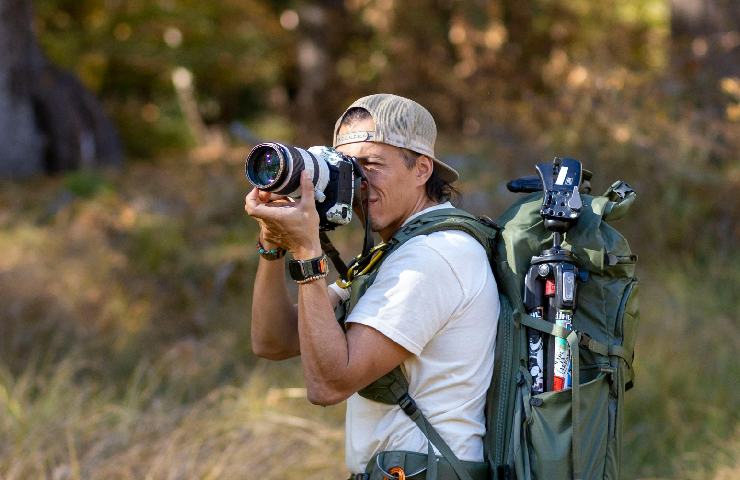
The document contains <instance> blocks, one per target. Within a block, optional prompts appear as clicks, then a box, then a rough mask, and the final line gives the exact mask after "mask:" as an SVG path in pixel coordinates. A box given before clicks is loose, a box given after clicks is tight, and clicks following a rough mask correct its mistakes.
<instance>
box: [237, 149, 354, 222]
mask: <svg viewBox="0 0 740 480" xmlns="http://www.w3.org/2000/svg"><path fill="white" fill-rule="evenodd" d="M303 170H307V171H308V172H309V173H310V174H311V177H312V183H313V185H314V193H315V197H316V210H317V211H318V213H319V218H320V222H319V229H320V230H323V231H327V230H333V229H334V228H336V227H337V226H339V225H346V224H347V223H349V222H350V221H352V203H353V200H354V196H355V190H356V189H358V188H359V182H360V180H361V178H362V175H361V170H360V167H359V165H358V164H357V161H356V160H355V159H354V157H350V156H347V155H344V154H342V153H340V152H339V151H337V150H335V149H333V148H331V147H325V146H314V147H311V148H309V149H307V150H304V149H302V148H298V147H293V146H290V145H285V144H282V143H277V142H265V143H260V144H259V145H256V146H255V147H254V148H253V149H252V151H251V152H250V153H249V155H248V156H247V159H246V162H245V165H244V173H245V175H246V177H247V180H248V181H249V183H251V184H252V185H254V186H255V187H257V188H258V189H260V190H264V191H267V192H271V193H275V194H278V195H285V196H287V197H290V198H293V199H297V198H300V196H301V173H302V172H303Z"/></svg>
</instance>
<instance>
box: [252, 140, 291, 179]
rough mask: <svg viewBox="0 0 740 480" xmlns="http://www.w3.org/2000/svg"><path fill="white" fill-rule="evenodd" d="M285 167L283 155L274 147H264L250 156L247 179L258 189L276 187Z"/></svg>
mask: <svg viewBox="0 0 740 480" xmlns="http://www.w3.org/2000/svg"><path fill="white" fill-rule="evenodd" d="M284 167H285V161H284V159H283V157H282V155H281V154H280V153H279V152H278V151H277V150H276V149H275V148H273V147H271V146H269V145H263V146H261V147H259V148H258V149H256V151H255V152H253V153H252V154H251V155H250V156H249V161H248V162H247V177H249V180H250V181H251V182H252V183H253V184H255V185H256V186H258V187H261V188H264V189H267V188H269V187H271V186H273V185H275V184H276V183H277V181H278V179H279V177H280V174H281V173H282V171H283V169H284Z"/></svg>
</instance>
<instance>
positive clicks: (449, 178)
mask: <svg viewBox="0 0 740 480" xmlns="http://www.w3.org/2000/svg"><path fill="white" fill-rule="evenodd" d="M433 160H434V169H435V170H436V171H437V174H438V175H439V177H440V178H441V179H442V180H444V181H445V182H447V183H454V182H456V181H457V180H458V179H459V178H460V175H459V174H458V173H457V170H455V169H454V168H452V167H451V166H449V165H447V164H446V163H443V162H442V161H440V160H438V159H436V158H434V159H433Z"/></svg>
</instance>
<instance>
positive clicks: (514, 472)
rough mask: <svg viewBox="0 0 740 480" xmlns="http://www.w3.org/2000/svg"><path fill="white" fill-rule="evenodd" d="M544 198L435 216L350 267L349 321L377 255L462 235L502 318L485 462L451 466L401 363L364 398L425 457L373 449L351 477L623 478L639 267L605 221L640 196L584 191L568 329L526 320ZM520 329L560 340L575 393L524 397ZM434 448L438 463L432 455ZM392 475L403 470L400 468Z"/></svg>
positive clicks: (569, 245)
mask: <svg viewBox="0 0 740 480" xmlns="http://www.w3.org/2000/svg"><path fill="white" fill-rule="evenodd" d="M542 195H543V194H542V192H538V193H532V194H529V195H526V196H524V197H523V198H521V199H520V200H519V201H517V202H515V203H514V204H513V205H512V206H511V207H509V208H508V209H507V210H506V211H505V212H504V213H503V214H502V215H501V216H500V217H499V218H498V219H497V220H496V222H492V221H491V220H489V219H487V218H485V217H482V218H478V217H475V216H473V215H471V214H469V213H467V212H465V211H463V210H459V209H456V208H453V209H439V210H433V211H431V212H428V213H426V214H423V215H421V216H419V217H417V218H415V219H414V220H412V221H411V222H409V223H408V224H407V225H404V226H403V227H401V229H399V231H398V232H396V234H395V235H394V236H393V238H392V239H391V240H390V241H389V242H388V243H386V244H383V245H382V247H380V248H379V249H376V250H375V251H373V252H370V254H369V255H368V256H367V258H364V259H357V261H356V262H355V264H354V266H353V269H351V271H356V272H360V273H357V274H356V275H354V274H352V275H351V277H352V278H350V280H351V283H352V288H351V290H350V291H351V294H350V299H349V301H348V302H347V304H346V305H344V306H343V309H344V311H342V312H340V313H339V317H340V318H346V314H348V313H349V312H350V311H351V310H352V308H353V306H354V305H355V304H356V303H357V301H358V300H359V298H360V296H362V294H363V293H364V292H365V291H366V290H367V288H368V287H369V286H370V285H371V284H372V282H373V280H374V279H375V276H376V275H377V272H378V267H379V266H380V264H381V263H382V261H383V259H384V258H387V256H388V254H390V253H391V252H392V251H393V250H395V249H397V248H398V247H400V246H401V245H402V244H403V243H405V242H406V241H407V240H409V239H410V238H412V237H414V236H416V235H428V234H430V233H433V232H436V231H441V230H461V231H465V232H466V233H468V234H470V235H471V236H473V237H474V238H475V239H476V240H477V241H478V242H479V243H481V245H482V246H483V247H484V248H485V250H486V253H487V255H488V258H489V260H490V263H491V268H492V269H493V273H494V276H495V278H496V281H497V284H498V289H499V298H500V302H501V310H500V314H499V318H498V330H497V336H496V347H495V353H494V356H495V358H494V371H493V376H492V380H491V385H490V388H489V389H488V393H487V398H486V411H485V418H486V434H485V437H484V441H483V444H484V456H485V462H463V461H460V460H459V459H457V458H456V457H455V455H454V453H453V452H452V451H451V449H450V448H449V447H448V446H447V444H446V443H445V442H444V440H443V439H442V438H441V436H440V435H439V434H438V433H437V432H436V431H435V430H434V428H433V427H432V425H431V424H430V423H429V422H428V421H427V420H426V418H425V417H424V414H423V410H424V405H417V404H416V403H415V402H414V400H413V399H412V398H411V397H410V396H409V395H408V382H407V380H406V378H405V377H404V375H403V373H402V372H401V369H400V367H397V368H396V369H394V370H393V371H392V372H390V373H389V374H387V375H385V376H383V377H381V378H380V379H379V380H377V381H376V382H374V383H372V384H371V385H369V386H368V387H366V388H364V389H363V390H361V391H359V392H358V393H359V394H360V395H362V396H363V397H365V398H368V399H371V400H375V401H379V402H382V403H386V404H398V405H399V406H400V407H401V408H402V409H403V410H404V412H406V414H407V415H409V417H410V418H411V420H413V421H414V422H415V423H416V424H417V425H418V426H419V428H420V429H421V430H422V431H423V432H424V434H425V435H426V437H427V439H428V440H429V446H428V452H427V454H426V455H424V454H418V453H412V452H397V451H391V452H380V453H379V454H377V455H376V456H375V457H373V459H371V461H370V462H369V463H368V466H367V469H366V471H365V473H363V474H359V475H354V476H353V478H357V479H364V480H376V479H377V480H380V479H384V478H394V477H395V478H400V477H401V475H400V474H399V475H396V474H395V473H394V470H393V468H396V469H398V468H401V469H402V470H400V471H401V472H402V473H403V474H405V476H408V477H411V476H412V475H413V474H421V473H422V472H423V474H424V476H423V477H421V476H417V477H416V478H426V479H436V478H440V479H442V480H445V479H447V478H450V479H454V478H460V479H461V480H472V479H474V480H479V479H481V480H482V479H484V478H491V479H495V480H509V479H514V478H516V479H526V480H529V479H537V478H540V479H542V478H547V479H570V478H589V479H590V478H604V479H612V478H619V469H620V463H621V462H620V459H621V453H622V452H621V450H622V449H621V444H622V429H623V427H622V425H623V406H624V402H623V396H624V392H625V391H626V390H628V389H629V388H630V387H631V386H632V383H633V378H634V372H633V368H632V361H633V348H634V342H635V333H636V326H637V320H638V280H637V278H636V277H635V263H636V261H637V257H636V255H634V254H633V253H632V252H631V250H630V248H629V245H628V243H627V241H626V240H625V238H624V237H623V236H622V235H621V234H620V233H619V232H618V231H617V230H615V229H614V228H613V227H612V226H611V225H610V224H609V223H608V222H609V221H613V220H616V219H618V218H621V217H622V216H623V215H624V214H625V213H626V212H627V210H628V209H629V207H630V205H631V204H632V203H633V201H634V199H635V196H636V194H635V192H634V191H633V190H632V189H631V188H630V187H629V186H628V185H627V184H626V183H624V182H621V181H620V182H615V183H614V184H613V185H612V186H611V187H610V188H609V189H608V190H607V192H606V193H605V194H604V195H601V196H591V195H582V199H583V210H582V212H581V215H580V218H579V220H578V222H577V223H576V224H575V226H574V227H572V228H571V229H570V230H569V231H568V232H566V233H565V234H564V242H563V246H564V247H565V248H566V249H569V250H571V251H572V252H573V253H574V254H575V256H576V258H577V263H578V268H579V270H581V271H585V272H587V274H586V275H584V276H583V278H581V279H580V280H579V283H578V294H577V299H578V306H577V309H576V310H575V315H574V319H573V330H572V331H571V332H569V331H567V330H565V329H563V328H561V327H558V326H557V325H555V324H554V323H550V322H547V321H545V320H542V319H539V318H535V317H532V316H530V315H528V314H526V313H525V310H524V304H523V302H522V291H523V286H524V276H525V275H526V273H527V270H528V268H529V265H530V261H531V259H532V257H533V256H534V255H538V254H540V253H541V252H542V251H543V250H544V249H545V248H547V247H548V246H549V245H551V244H552V233H550V232H548V231H546V230H545V228H544V222H543V220H542V217H541V216H540V207H541V205H542ZM527 328H533V329H536V330H539V331H542V332H544V333H546V334H548V335H554V336H556V337H560V338H563V339H566V340H567V341H568V343H569V345H570V351H571V352H572V383H573V388H570V389H567V390H562V391H549V392H545V393H541V394H538V395H531V393H530V392H531V386H532V378H531V375H530V374H529V371H528V370H527V361H528V351H527V333H526V330H527ZM432 445H434V447H436V448H437V450H438V451H439V452H440V454H441V458H439V457H436V456H435V454H434V450H433V448H432ZM395 472H399V470H395Z"/></svg>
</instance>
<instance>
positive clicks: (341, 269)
mask: <svg viewBox="0 0 740 480" xmlns="http://www.w3.org/2000/svg"><path fill="white" fill-rule="evenodd" d="M319 240H320V241H321V249H322V250H323V251H324V253H325V254H326V256H327V257H329V260H331V263H332V264H333V265H334V268H336V269H337V273H338V274H339V277H340V278H342V279H343V280H346V279H347V265H346V264H345V263H344V261H343V260H342V257H341V256H340V255H339V251H338V250H337V249H336V247H335V246H334V244H333V243H331V240H330V239H329V235H327V234H326V232H325V231H323V230H321V231H320V232H319Z"/></svg>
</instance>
